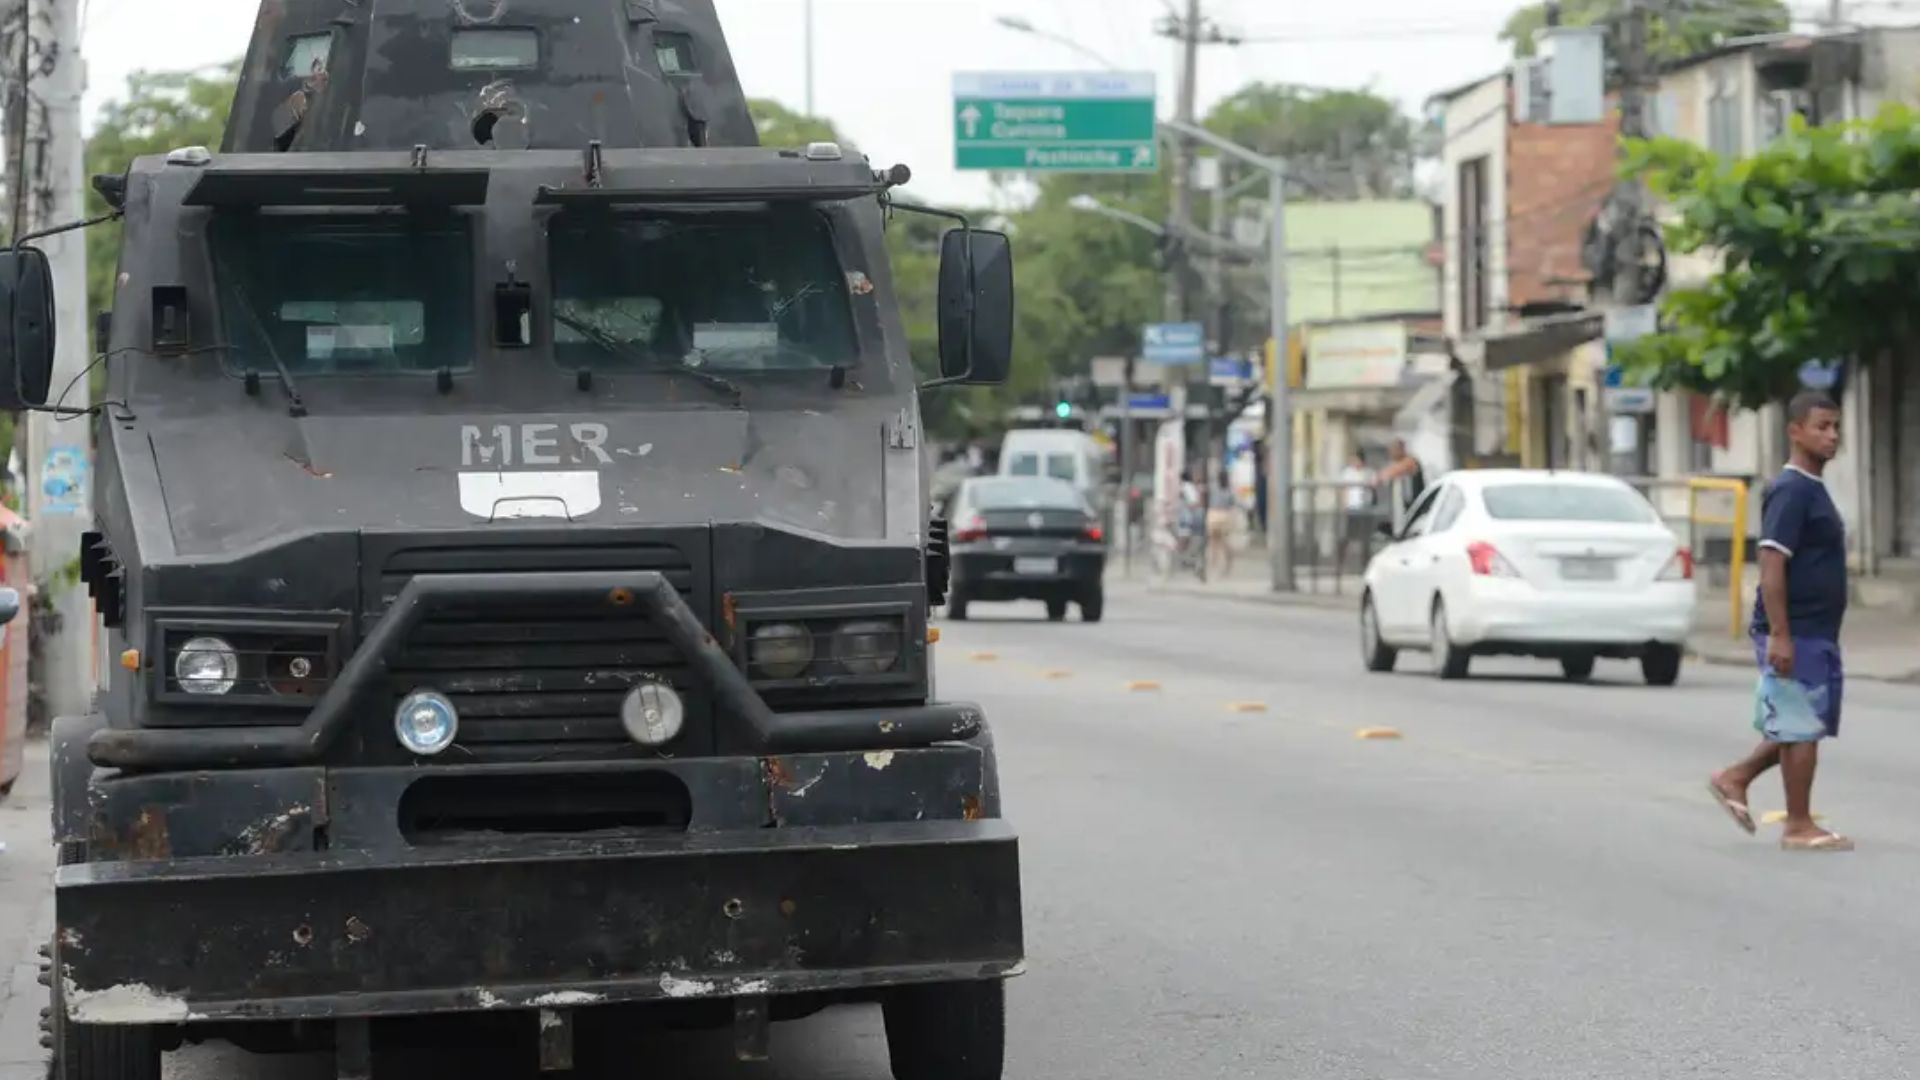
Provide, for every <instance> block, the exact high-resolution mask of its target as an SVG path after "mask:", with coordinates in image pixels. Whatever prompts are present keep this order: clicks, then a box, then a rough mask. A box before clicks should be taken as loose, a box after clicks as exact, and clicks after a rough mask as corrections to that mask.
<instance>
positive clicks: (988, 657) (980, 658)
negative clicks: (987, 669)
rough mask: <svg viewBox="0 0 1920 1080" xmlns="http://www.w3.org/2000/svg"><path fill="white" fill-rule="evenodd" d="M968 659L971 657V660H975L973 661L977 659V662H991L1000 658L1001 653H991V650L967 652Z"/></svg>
mask: <svg viewBox="0 0 1920 1080" xmlns="http://www.w3.org/2000/svg"><path fill="white" fill-rule="evenodd" d="M967 659H969V660H973V661H975V662H977V663H981V664H991V663H993V662H994V661H995V660H998V659H1000V654H999V653H990V652H977V653H968V654H967Z"/></svg>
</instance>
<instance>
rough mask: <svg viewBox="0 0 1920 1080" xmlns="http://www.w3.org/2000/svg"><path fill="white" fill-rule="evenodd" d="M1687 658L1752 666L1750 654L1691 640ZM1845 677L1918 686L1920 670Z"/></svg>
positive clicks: (1853, 673)
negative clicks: (1707, 647)
mask: <svg viewBox="0 0 1920 1080" xmlns="http://www.w3.org/2000/svg"><path fill="white" fill-rule="evenodd" d="M1687 658H1688V659H1690V660H1696V661H1699V662H1700V663H1702V664H1707V665H1710V666H1712V667H1735V668H1747V669H1748V670H1752V668H1753V657H1752V656H1751V655H1747V654H1737V655H1736V654H1733V653H1727V652H1722V651H1720V650H1718V649H1713V650H1703V649H1701V648H1700V647H1699V646H1697V645H1694V644H1692V643H1691V642H1689V643H1688V645H1687ZM1847 678H1849V679H1859V680H1862V681H1864V682H1876V683H1890V684H1893V685H1896V686H1920V670H1916V671H1907V672H1900V673H1895V674H1875V673H1868V672H1862V671H1849V672H1847Z"/></svg>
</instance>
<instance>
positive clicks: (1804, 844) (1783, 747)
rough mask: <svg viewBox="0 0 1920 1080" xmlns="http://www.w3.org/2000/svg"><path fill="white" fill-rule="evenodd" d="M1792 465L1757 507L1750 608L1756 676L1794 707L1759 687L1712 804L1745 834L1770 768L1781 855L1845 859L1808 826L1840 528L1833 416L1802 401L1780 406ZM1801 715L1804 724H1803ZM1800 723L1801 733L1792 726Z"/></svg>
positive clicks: (1842, 559)
mask: <svg viewBox="0 0 1920 1080" xmlns="http://www.w3.org/2000/svg"><path fill="white" fill-rule="evenodd" d="M1787 438H1788V440H1789V441H1790V442H1791V443H1792V449H1793V456H1792V460H1791V461H1789V462H1788V464H1787V467H1786V468H1785V469H1783V470H1782V471H1781V473H1780V475H1779V476H1777V477H1775V478H1774V480H1773V482H1772V483H1770V484H1768V485H1767V490H1766V495H1765V497H1764V498H1763V500H1762V502H1761V532H1760V592H1759V596H1758V597H1757V598H1756V600H1755V603H1754V612H1753V626H1752V629H1751V633H1752V635H1753V642H1754V653H1755V656H1756V657H1757V658H1758V660H1759V664H1760V670H1761V672H1762V673H1763V675H1771V676H1772V677H1773V679H1774V680H1791V681H1792V683H1794V684H1797V685H1798V689H1799V690H1800V691H1803V692H1804V699H1801V698H1800V697H1799V696H1798V695H1794V696H1793V701H1792V703H1791V707H1789V705H1788V700H1789V699H1788V697H1787V696H1785V695H1784V694H1779V693H1778V692H1777V691H1774V692H1769V691H1768V690H1767V689H1766V688H1765V687H1766V684H1765V681H1764V680H1763V683H1762V690H1761V691H1760V697H1759V701H1758V703H1757V704H1758V707H1757V709H1756V719H1755V721H1754V726H1755V727H1756V728H1759V729H1760V732H1761V734H1762V735H1763V736H1764V737H1765V740H1766V741H1764V742H1762V743H1761V744H1760V747H1759V749H1757V750H1755V751H1754V752H1753V753H1752V754H1749V755H1748V756H1747V758H1746V759H1745V760H1744V761H1741V762H1739V763H1738V764H1736V765H1733V766H1731V767H1730V768H1728V769H1726V770H1724V771H1722V772H1719V773H1716V774H1714V776H1713V779H1712V780H1711V782H1710V786H1711V788H1712V791H1713V796H1714V798H1715V799H1717V800H1718V801H1719V803H1720V805H1721V806H1723V807H1725V808H1726V810H1727V812H1728V813H1729V814H1731V815H1732V816H1733V819H1734V821H1735V822H1736V823H1737V824H1738V825H1739V826H1740V827H1741V828H1743V829H1745V830H1746V831H1747V832H1749V833H1752V832H1753V831H1754V824H1753V814H1752V812H1751V811H1750V810H1749V809H1748V808H1747V805H1746V802H1747V789H1748V787H1749V786H1751V785H1752V784H1753V782H1754V780H1756V779H1757V778H1759V776H1760V774H1761V773H1764V772H1766V771H1767V770H1768V769H1770V768H1772V767H1773V766H1775V765H1778V766H1780V771H1781V776H1782V779H1783V780H1784V781H1785V784H1786V790H1787V822H1786V835H1785V837H1784V838H1783V839H1782V840H1781V842H1780V843H1781V846H1782V847H1784V848H1786V849H1787V850H1789V851H1852V850H1853V841H1851V840H1849V839H1847V838H1846V837H1844V836H1841V835H1839V834H1838V833H1832V832H1828V831H1827V830H1825V829H1823V828H1821V827H1820V826H1819V825H1818V824H1816V823H1815V822H1814V818H1813V808H1812V802H1813V774H1814V770H1815V767H1816V766H1817V765H1818V763H1819V755H1820V741H1821V740H1822V739H1830V738H1835V737H1837V736H1838V735H1839V734H1840V697H1841V690H1842V685H1843V672H1842V667H1841V663H1840V623H1841V620H1842V619H1843V618H1845V616H1846V613H1847V535H1846V524H1845V522H1843V521H1842V520H1841V518H1840V511H1839V509H1838V508H1837V507H1835V506H1834V503H1833V496H1832V495H1830V494H1828V492H1827V486H1826V484H1825V483H1824V482H1823V481H1822V480H1821V474H1822V473H1823V472H1824V471H1825V469H1826V466H1827V462H1829V461H1832V460H1833V456H1834V455H1835V454H1836V453H1838V452H1839V450H1840V407H1839V406H1838V405H1835V404H1834V403H1833V399H1832V398H1829V397H1827V396H1826V395H1824V394H1818V393H1804V394H1801V395H1799V396H1798V397H1795V398H1794V399H1793V401H1792V403H1791V404H1789V405H1788V406H1787ZM1806 713H1811V717H1810V718H1805V717H1804V715H1803V714H1806ZM1794 715H1803V719H1805V720H1806V722H1804V723H1800V724H1796V723H1794V722H1793V721H1792V717H1793V716H1794Z"/></svg>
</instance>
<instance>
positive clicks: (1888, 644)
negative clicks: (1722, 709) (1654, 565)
mask: <svg viewBox="0 0 1920 1080" xmlns="http://www.w3.org/2000/svg"><path fill="white" fill-rule="evenodd" d="M1133 571H1134V572H1133V577H1132V578H1131V579H1128V578H1127V577H1125V576H1124V575H1123V574H1122V573H1121V572H1120V570H1119V567H1118V565H1117V564H1116V565H1115V568H1114V569H1113V570H1112V571H1111V573H1110V575H1109V579H1110V580H1111V581H1113V582H1115V583H1120V584H1132V585H1135V586H1138V587H1140V588H1143V589H1145V590H1146V591H1147V592H1149V593H1158V594H1163V595H1174V596H1193V597H1203V598H1206V599H1210V600H1230V601H1239V602H1243V603H1252V604H1270V605H1278V606H1283V607H1306V608H1318V609H1321V610H1330V611H1357V610H1358V604H1359V598H1360V578H1359V576H1358V575H1357V574H1350V575H1347V576H1346V577H1344V578H1342V579H1341V580H1340V581H1339V582H1338V583H1337V588H1338V591H1337V592H1336V591H1335V590H1336V583H1335V582H1334V581H1333V580H1331V579H1330V578H1328V577H1325V576H1323V577H1321V578H1320V579H1319V580H1318V581H1317V582H1316V581H1315V580H1314V579H1313V578H1312V577H1310V576H1308V575H1304V574H1303V575H1301V576H1300V577H1299V578H1298V580H1297V581H1296V582H1295V584H1296V586H1297V588H1298V590H1299V591H1297V592H1293V593H1276V592H1274V591H1273V588H1272V578H1271V576H1270V573H1269V570H1268V566H1267V557H1266V552H1264V551H1260V550H1253V551H1247V552H1243V553H1240V555H1239V556H1238V557H1236V558H1235V560H1234V567H1233V571H1232V573H1231V574H1230V575H1228V576H1226V577H1225V578H1224V579H1220V580H1213V581H1208V582H1205V583H1202V582H1200V581H1199V580H1197V579H1195V578H1194V577H1193V576H1192V575H1187V576H1183V577H1176V578H1174V579H1173V580H1172V581H1169V582H1162V581H1160V580H1159V578H1158V577H1157V576H1156V575H1155V574H1154V573H1153V570H1152V568H1151V567H1150V566H1148V565H1146V562H1145V560H1138V561H1136V563H1135V565H1134V568H1133ZM1310 590H1315V591H1310ZM1730 603H1731V601H1729V600H1728V598H1727V594H1726V593H1725V592H1714V591H1709V590H1706V589H1702V590H1701V592H1700V600H1699V606H1698V608H1697V609H1696V611H1695V613H1694V631H1693V634H1692V636H1691V637H1690V638H1689V639H1688V642H1687V645H1688V650H1689V652H1691V653H1692V654H1693V656H1694V658H1695V659H1697V660H1699V661H1701V662H1702V663H1708V664H1723V665H1728V666H1733V667H1744V668H1751V667H1753V666H1754V659H1753V643H1752V642H1751V641H1749V640H1748V638H1747V636H1746V634H1745V632H1744V631H1745V627H1746V620H1745V619H1744V618H1743V619H1742V620H1741V629H1742V633H1741V634H1740V636H1738V637H1734V636H1733V635H1731V634H1730V633H1729V632H1728V631H1729V630H1730V629H1731V624H1730V621H1729V620H1730V617H1731V616H1730V611H1729V605H1730ZM1749 605H1750V602H1749ZM1747 614H1749V615H1750V614H1751V611H1748V612H1747ZM1841 646H1842V648H1843V650H1844V652H1845V657H1846V666H1847V674H1848V675H1849V676H1851V677H1853V678H1856V679H1872V680H1876V681H1879V682H1901V683H1915V684H1920V619H1916V618H1915V617H1914V616H1912V615H1909V614H1906V613H1904V612H1900V611H1896V610H1887V609H1883V608H1870V607H1864V606H1861V605H1858V604H1856V605H1855V606H1854V607H1853V608H1852V609H1851V610H1850V611H1848V613H1847V624H1846V629H1845V631H1844V632H1843V634H1842V638H1841Z"/></svg>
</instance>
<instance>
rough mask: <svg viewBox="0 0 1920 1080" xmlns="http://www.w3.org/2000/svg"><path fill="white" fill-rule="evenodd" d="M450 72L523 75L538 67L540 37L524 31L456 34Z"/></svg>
mask: <svg viewBox="0 0 1920 1080" xmlns="http://www.w3.org/2000/svg"><path fill="white" fill-rule="evenodd" d="M451 62H452V64H453V70H455V71H526V70H529V69H532V68H537V67H539V66H540V35H539V34H537V33H535V32H533V31H532V30H526V29H501V28H497V27H489V28H487V29H484V30H480V29H470V30H456V31H454V33H453V58H452V61H451Z"/></svg>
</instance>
